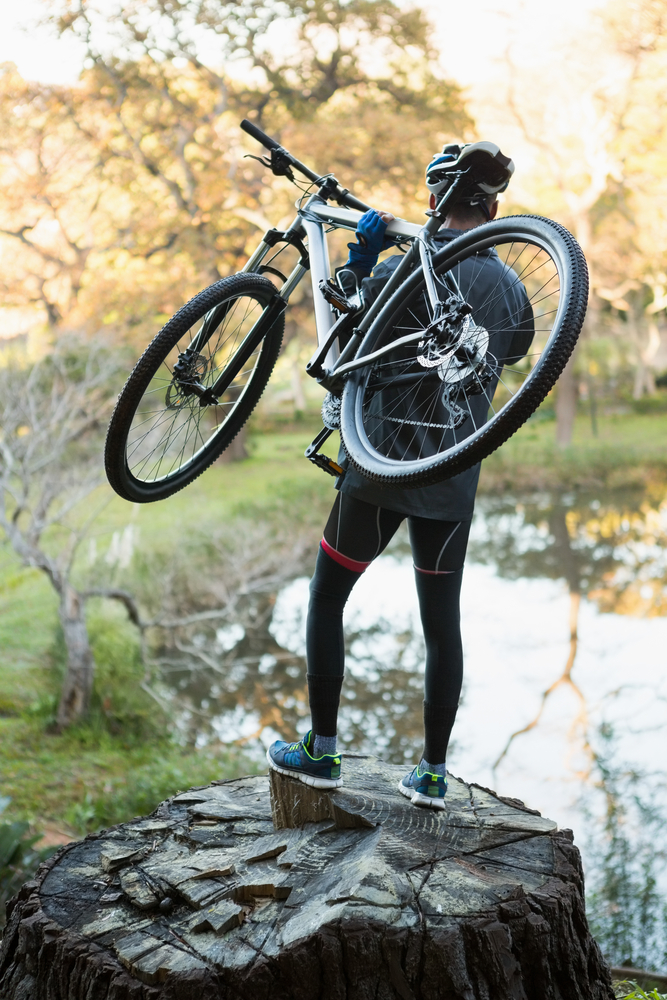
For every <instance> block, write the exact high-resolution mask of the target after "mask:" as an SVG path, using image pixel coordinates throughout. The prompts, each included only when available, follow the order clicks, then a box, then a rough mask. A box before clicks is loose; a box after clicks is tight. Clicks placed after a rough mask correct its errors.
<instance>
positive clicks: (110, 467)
mask: <svg viewBox="0 0 667 1000" xmlns="http://www.w3.org/2000/svg"><path fill="white" fill-rule="evenodd" d="M244 289H245V290H247V291H250V292H252V291H253V290H254V291H255V292H256V293H257V295H262V296H265V297H266V299H267V301H266V302H265V308H266V305H268V301H269V298H270V297H272V296H273V295H275V293H276V289H275V286H274V285H273V284H272V283H271V282H270V281H269V280H268V278H263V277H262V276H261V275H258V274H255V273H253V272H243V273H239V274H234V275H231V276H230V277H227V278H221V279H220V281H216V282H215V283H214V284H213V285H209V287H208V288H205V289H204V290H203V291H201V292H198V293H197V294H196V295H193V296H192V298H191V299H189V300H188V301H187V302H186V303H185V305H183V306H181V308H180V309H179V310H178V312H176V313H174V315H173V316H172V317H171V319H170V320H168V321H167V323H165V325H164V326H163V327H162V329H161V330H160V332H159V333H157V334H156V335H155V337H154V338H153V340H152V341H151V343H150V344H149V345H148V347H147V348H146V350H145V351H144V353H143V354H142V355H141V357H140V358H139V360H138V361H137V363H136V365H135V366H134V368H133V370H132V372H131V373H130V375H129V376H128V378H127V381H126V382H125V385H124V386H123V388H122V390H121V391H120V393H119V395H118V400H117V402H116V407H115V409H114V412H113V415H112V417H111V421H110V423H109V428H108V431H107V437H106V442H105V448H104V460H105V469H106V474H107V478H108V480H109V483H110V485H111V486H112V488H113V489H114V490H115V492H116V493H117V494H118V495H119V496H121V497H123V499H125V500H129V501H130V502H134V503H148V502H152V501H157V500H163V499H166V498H167V497H169V496H172V495H173V494H174V493H178V492H179V491H180V490H182V489H184V488H185V487H186V486H188V485H189V484H190V483H192V482H194V480H195V479H198V478H199V476H201V475H202V474H203V473H204V472H206V470H207V469H208V468H210V466H211V465H212V464H213V462H215V461H216V459H217V458H219V456H220V455H221V454H222V452H223V451H225V449H226V448H228V447H229V445H230V444H231V443H232V441H233V440H234V438H236V437H237V436H238V434H239V432H240V431H241V430H242V428H243V427H244V425H245V423H246V421H247V420H248V417H249V416H250V414H251V413H252V411H253V410H254V408H255V406H256V405H257V403H258V401H259V399H260V397H261V395H262V393H263V391H264V389H265V388H266V384H267V382H268V381H269V378H270V377H271V374H272V372H273V369H274V368H275V365H276V361H277V360H278V355H279V353H280V348H281V346H282V340H283V332H284V327H285V314H284V313H282V314H281V315H280V316H278V318H277V319H276V322H275V323H274V324H273V325H272V326H271V328H270V329H269V331H268V332H267V333H266V334H265V336H264V339H263V342H262V351H264V345H266V343H267V341H269V338H270V340H271V343H270V350H269V351H267V353H266V357H262V365H261V368H258V369H256V371H255V372H254V373H253V376H252V378H251V381H250V383H249V384H248V387H247V389H246V391H245V392H244V394H243V398H242V399H241V400H240V401H239V403H240V405H239V407H238V409H236V410H235V411H234V414H233V418H234V419H233V421H231V422H230V428H229V431H227V430H226V429H225V431H223V432H222V433H221V434H220V436H219V439H218V438H217V437H216V438H214V439H213V440H211V442H210V447H208V448H206V449H205V450H204V452H203V454H202V455H201V456H200V458H199V459H198V461H197V462H196V463H193V466H192V469H191V470H188V473H189V474H185V473H182V474H180V475H179V473H178V472H177V473H176V474H175V475H174V477H173V478H174V480H177V482H176V483H172V484H171V485H170V481H169V479H166V480H162V481H160V482H159V483H156V484H155V487H154V488H151V485H150V484H145V485H143V484H142V487H141V488H140V489H139V490H138V489H137V487H136V486H135V485H134V482H133V481H132V479H131V478H130V477H131V473H129V472H128V469H127V467H126V463H125V446H126V443H127V436H128V434H129V431H130V427H131V424H132V419H133V417H134V414H135V412H136V409H137V407H138V405H139V403H140V402H141V399H142V398H143V395H144V392H145V390H146V388H147V386H148V385H149V383H150V381H151V379H152V378H153V375H154V374H155V372H156V371H157V369H158V368H159V366H160V364H161V363H162V361H163V360H164V358H165V357H166V355H167V354H168V353H169V351H170V350H172V349H173V347H174V345H175V343H176V342H177V341H178V340H179V339H180V337H182V336H183V335H184V334H186V333H187V332H188V330H190V329H191V328H192V326H193V324H194V323H196V322H197V321H198V320H199V319H201V318H202V316H204V315H205V314H206V313H207V312H208V311H209V310H210V309H213V308H214V307H215V306H216V305H219V304H220V303H221V302H223V301H224V300H225V298H226V297H227V296H231V295H233V294H234V293H235V292H239V291H241V290H244ZM181 480H182V481H181ZM144 494H154V495H152V496H147V495H144Z"/></svg>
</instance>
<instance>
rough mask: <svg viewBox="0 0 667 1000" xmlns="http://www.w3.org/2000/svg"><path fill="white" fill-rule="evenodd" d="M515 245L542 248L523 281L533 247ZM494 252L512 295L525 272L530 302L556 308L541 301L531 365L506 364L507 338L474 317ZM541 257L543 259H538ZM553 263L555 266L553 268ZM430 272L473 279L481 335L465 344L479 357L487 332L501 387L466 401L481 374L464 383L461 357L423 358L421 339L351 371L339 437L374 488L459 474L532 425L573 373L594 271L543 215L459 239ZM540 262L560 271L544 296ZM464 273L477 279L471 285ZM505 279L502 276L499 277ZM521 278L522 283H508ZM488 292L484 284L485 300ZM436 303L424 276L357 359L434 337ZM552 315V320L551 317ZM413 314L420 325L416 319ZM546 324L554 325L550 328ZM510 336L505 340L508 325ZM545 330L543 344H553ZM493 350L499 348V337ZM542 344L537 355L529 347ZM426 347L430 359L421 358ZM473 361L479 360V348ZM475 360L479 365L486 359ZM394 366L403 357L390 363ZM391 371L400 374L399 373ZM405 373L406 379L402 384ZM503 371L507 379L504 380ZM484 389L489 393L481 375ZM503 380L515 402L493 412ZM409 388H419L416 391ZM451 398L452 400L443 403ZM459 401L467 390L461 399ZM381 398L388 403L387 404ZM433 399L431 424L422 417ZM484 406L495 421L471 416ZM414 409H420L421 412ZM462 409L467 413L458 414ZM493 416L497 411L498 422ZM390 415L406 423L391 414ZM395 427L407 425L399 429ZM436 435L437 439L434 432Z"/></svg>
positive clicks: (416, 278)
mask: <svg viewBox="0 0 667 1000" xmlns="http://www.w3.org/2000/svg"><path fill="white" fill-rule="evenodd" d="M499 247H502V248H503V253H504V252H505V249H504V248H508V249H507V252H506V255H505V259H503V253H500V252H499V251H498V248H499ZM514 247H517V248H518V247H524V248H525V247H529V248H531V252H533V251H534V257H533V258H532V260H529V265H530V267H532V268H533V269H532V270H528V269H527V267H526V265H525V263H524V265H523V270H522V271H519V272H518V273H517V271H516V270H515V265H516V262H517V259H518V258H517V254H518V257H520V256H521V254H523V253H524V249H521V250H520V252H519V251H517V252H515V251H514V250H513V249H512V248H514ZM494 250H495V251H496V253H497V254H498V257H499V258H500V263H501V264H502V266H503V269H504V270H503V275H504V277H503V279H502V280H503V283H504V284H503V287H505V286H507V287H508V288H509V289H510V290H511V289H512V288H513V289H514V292H513V293H512V294H519V292H518V287H519V284H521V286H522V287H524V283H523V281H522V274H524V273H525V274H527V277H526V282H527V283H528V286H529V288H528V290H526V289H525V288H524V290H526V295H527V297H528V299H529V301H531V300H532V299H534V300H535V302H536V303H538V304H539V303H540V302H541V301H542V300H541V299H540V298H539V296H540V295H541V294H542V292H544V298H545V299H546V300H547V301H546V304H545V305H544V306H541V305H540V309H541V312H540V314H539V319H540V320H542V319H543V318H544V317H547V318H546V319H544V323H545V326H542V325H541V324H538V323H535V331H536V332H535V335H534V338H533V341H532V342H531V353H530V355H526V358H528V360H527V361H526V358H524V359H523V361H521V360H520V361H516V360H513V361H512V367H507V366H505V365H504V362H502V361H500V360H499V359H498V358H494V357H493V355H492V353H491V344H492V338H493V337H494V336H496V338H497V336H499V334H498V333H497V331H494V330H493V329H492V328H489V329H485V328H484V326H483V324H482V323H477V321H476V319H475V317H476V316H477V317H479V316H480V315H481V316H482V317H483V316H484V312H483V306H482V305H481V304H480V302H476V301H473V300H474V298H475V295H474V290H475V282H476V281H479V278H478V277H475V278H470V275H471V274H472V275H475V274H477V275H479V274H481V268H482V264H481V262H482V259H483V258H488V259H492V258H493V253H492V251H494ZM527 259H528V258H527ZM536 261H537V262H538V263H535V262H536ZM549 261H550V262H551V265H548V262H549ZM433 265H434V271H435V273H436V275H437V276H438V280H439V281H440V283H441V285H443V287H444V285H445V284H446V283H447V282H449V283H450V284H451V279H452V277H456V278H457V281H459V282H462V284H461V287H462V288H463V287H465V280H467V281H468V283H469V288H468V291H469V296H468V297H469V298H470V300H471V303H472V306H473V309H472V314H471V320H472V321H473V322H472V323H471V324H470V327H469V329H470V330H473V331H474V334H473V333H471V334H469V336H470V337H473V336H474V337H475V338H476V339H475V340H469V343H468V346H469V347H470V345H472V348H471V350H472V349H475V350H476V349H477V347H478V345H480V344H482V343H483V342H484V335H486V336H487V339H486V344H487V346H486V347H485V348H484V351H486V352H487V353H486V354H485V361H486V362H487V363H488V369H489V370H492V376H493V377H492V378H491V380H490V381H489V383H488V385H489V386H490V385H491V384H493V391H492V392H491V394H490V396H489V398H488V400H487V396H488V392H487V389H486V388H485V387H484V386H481V388H480V386H476V385H473V384H472V383H471V382H468V388H469V390H470V391H469V393H468V394H466V391H465V379H466V378H467V379H470V378H472V375H471V372H473V371H474V366H471V365H470V364H469V367H468V369H467V372H468V374H467V375H465V377H463V376H456V375H455V374H454V375H452V374H451V372H450V368H451V367H452V366H453V364H454V362H453V361H452V359H451V358H450V359H449V360H448V361H445V360H443V359H444V358H445V354H446V352H445V351H444V350H443V349H442V348H441V349H440V351H441V353H440V354H439V355H438V354H437V353H436V360H435V361H434V362H433V363H431V361H430V360H429V359H428V358H427V357H426V356H425V354H424V351H425V348H424V346H423V345H424V343H425V341H424V340H422V341H420V345H419V346H413V345H412V344H411V345H410V347H409V348H408V347H400V348H399V347H397V348H396V349H395V351H393V352H392V353H390V354H386V355H384V357H382V358H380V359H379V360H377V361H375V362H373V363H372V364H369V365H368V366H366V367H364V368H359V369H356V370H355V371H353V372H351V373H350V374H349V375H348V378H347V382H346V385H345V389H344V392H343V398H342V407H341V439H342V443H343V448H344V450H345V452H346V454H347V457H348V460H349V465H350V466H351V467H352V468H353V469H356V470H357V471H358V472H360V473H362V475H364V476H365V477H367V478H368V479H370V480H372V481H374V482H378V483H386V484H394V485H400V486H402V487H421V486H428V485H430V484H432V483H435V482H440V481H442V480H444V479H449V478H451V477H452V476H455V475H458V474H459V473H461V472H464V471H465V470H466V469H469V468H470V467H471V466H473V465H475V464H477V463H478V462H479V461H481V460H482V459H483V458H486V457H487V456H488V455H490V454H491V452H493V451H495V450H496V448H498V447H500V445H501V444H503V443H504V442H505V441H506V440H507V439H508V438H509V437H511V435H512V434H514V433H515V432H516V431H517V430H518V429H519V428H520V427H521V426H522V424H524V423H525V421H526V420H527V419H528V417H530V416H531V414H532V413H534V412H535V410H536V409H537V407H538V406H539V405H540V403H541V402H542V401H543V400H544V398H545V397H546V395H547V394H548V392H549V391H550V390H551V388H552V387H553V385H554V384H555V382H556V380H557V378H558V376H559V375H560V374H561V372H562V371H563V369H564V368H565V365H566V364H567V361H568V359H569V357H570V355H571V354H572V351H573V350H574V347H575V344H576V342H577V338H578V336H579V333H580V330H581V327H582V324H583V321H584V317H585V313H586V305H587V299H588V271H587V267H586V261H585V258H584V255H583V253H582V251H581V249H580V247H579V245H578V244H577V242H576V241H575V240H574V238H573V237H572V235H571V234H570V233H569V232H568V231H567V230H566V229H565V228H564V227H562V226H560V225H558V224H557V223H555V222H552V221H551V220H549V219H544V218H542V217H540V216H509V217H507V218H504V219H499V220H497V221H494V222H490V223H487V224H485V225H482V226H479V227H477V228H475V229H472V230H469V231H467V232H465V233H463V234H462V235H461V236H458V237H456V238H455V239H453V240H452V241H451V242H450V243H449V244H448V245H447V246H445V247H444V248H443V249H442V250H440V251H438V253H437V254H436V255H435V256H434V258H433ZM533 265H534V266H533ZM483 266H487V265H483ZM543 266H546V267H547V269H548V266H550V267H551V272H552V275H551V277H549V278H548V280H546V281H545V282H544V283H543V285H542V288H540V287H539V282H540V281H542V279H543V278H544V273H543V274H542V275H541V276H538V278H537V279H535V277H534V275H535V274H537V272H539V271H540V269H541V268H542V267H543ZM476 269H477V270H476ZM466 273H467V274H468V276H469V277H468V278H467V279H465V280H464V278H465V274H466ZM498 273H499V274H500V271H499V272H498ZM487 274H488V272H487ZM512 275H513V276H514V277H511V276H512ZM462 276H463V277H462ZM514 279H517V281H515V280H514ZM554 279H555V281H556V283H555V284H554V283H553V282H554ZM499 281H500V278H499ZM536 281H537V284H536ZM550 282H551V283H552V284H551V285H550ZM508 283H509V284H508ZM534 284H535V285H536V287H537V288H538V291H537V293H536V294H535V295H533V293H532V292H531V291H530V289H531V288H532V286H533V285H534ZM556 284H557V287H556ZM498 287H499V285H498V284H497V285H496V286H495V292H496V302H497V301H499V293H498V292H497V289H498ZM545 289H546V291H544V290H545ZM480 294H481V293H480V291H479V286H478V291H477V298H479V297H480ZM552 300H557V302H556V305H555V306H554V307H553V308H552V309H548V308H547V307H548V306H549V305H550V304H551V302H552ZM427 303H428V300H427V296H426V287H425V279H424V274H423V272H422V270H421V268H419V270H417V271H415V272H414V273H413V274H412V275H410V277H409V278H407V279H406V281H405V282H404V283H403V284H402V285H401V286H400V288H398V289H397V290H396V292H395V293H394V295H393V296H392V297H391V299H390V300H389V302H387V304H386V305H385V307H384V308H383V310H382V311H381V313H380V315H379V316H378V317H377V319H376V320H375V321H374V323H373V324H372V325H371V327H370V329H369V330H368V332H367V334H366V336H365V337H364V339H363V341H362V343H361V345H360V347H359V350H358V352H357V355H356V358H357V359H358V358H362V357H364V356H365V355H369V354H372V353H373V352H374V351H376V350H378V349H380V348H382V347H385V346H387V345H388V344H390V343H391V342H392V341H394V340H397V339H398V338H399V337H401V336H402V335H403V334H404V332H405V331H406V330H408V331H410V332H413V331H417V332H418V331H419V330H420V329H422V330H423V332H424V336H425V337H426V335H427V327H426V325H425V318H426V319H428V309H429V305H428V304H427ZM492 308H494V304H493V303H492V302H491V301H489V303H487V305H486V310H487V314H488V315H490V314H491V313H492ZM420 309H421V310H422V312H421V313H420ZM551 314H553V318H550V317H551ZM408 316H409V317H411V318H410V319H409V320H408ZM418 319H419V322H417V320H418ZM431 319H433V316H431ZM462 322H463V321H462ZM410 323H412V326H410V325H409V324H410ZM405 324H408V325H405ZM420 324H421V326H420ZM549 324H550V326H549ZM547 326H549V328H548V331H547ZM538 331H539V335H538ZM504 332H507V328H505V329H504ZM515 332H516V331H515ZM545 332H546V333H547V336H546V337H544V334H545ZM415 335H416V334H415ZM542 341H544V345H543V347H541V349H540V351H539V352H538V351H537V347H538V346H539V345H540V344H541V343H542ZM495 342H496V343H497V342H498V341H497V339H496V341H495ZM533 345H534V346H535V351H533V350H532V347H533ZM450 346H451V345H450ZM420 351H421V352H422V354H421V355H420V356H419V357H420V358H421V360H419V357H418V354H419V352H420ZM410 352H411V353H410ZM538 353H539V356H537V355H538ZM408 355H410V356H409V357H408ZM468 356H471V353H470V350H469V352H468ZM517 356H518V355H517ZM438 357H439V358H440V361H439V362H438ZM477 357H481V353H480V354H478V355H477ZM510 357H511V355H510ZM394 358H395V360H392V359H394ZM418 361H419V364H417V362H418ZM524 362H525V363H524ZM436 364H439V368H438V369H437V372H438V378H439V379H440V385H439V386H437V385H436V384H435V382H436V379H435V377H434V376H435V373H434V366H435V365H436ZM522 364H523V365H524V368H525V369H526V371H525V372H524V371H523V370H521V369H520V367H518V366H521V365H522ZM392 365H393V369H392ZM424 365H431V367H430V369H429V368H424V367H420V366H424ZM456 365H457V366H459V367H458V370H459V371H466V369H464V368H463V367H462V365H463V363H462V362H461V361H460V360H457V361H456ZM448 366H449V367H448ZM392 370H393V371H394V372H395V374H393V375H392ZM378 372H379V373H380V374H378ZM510 373H511V374H510ZM399 375H400V379H402V381H399ZM503 375H505V376H506V378H505V379H503ZM496 376H497V378H496V381H495V383H493V378H495V377H496ZM456 377H458V378H459V382H458V383H457V384H456V385H455V386H454V389H451V390H450V388H449V386H450V384H453V383H452V379H455V378H456ZM485 377H486V376H485ZM392 379H393V382H392ZM428 380H430V382H428ZM477 381H478V382H480V385H481V380H480V379H479V378H478V379H477ZM443 382H444V383H445V387H444V388H443V385H442V383H443ZM501 382H502V384H503V386H504V388H503V393H505V390H506V389H507V392H508V393H509V398H508V399H507V400H506V401H505V402H503V403H502V405H500V408H499V409H498V410H497V411H496V408H495V407H494V405H493V403H494V399H493V393H495V391H496V387H497V386H498V385H499V384H500V383H501ZM507 382H510V383H514V384H517V385H518V386H519V388H518V389H517V390H516V392H514V393H512V390H511V385H510V386H509V387H508V386H507ZM427 383H428V384H427ZM378 386H380V389H378V388H377V387H378ZM392 386H393V395H392ZM410 386H414V388H412V389H411V388H410ZM409 392H411V393H412V398H413V402H411V401H410V400H408V398H407V397H408V393H409ZM440 392H442V396H441V398H440V400H439V401H438V400H437V399H436V395H435V394H436V393H440ZM450 392H451V393H452V395H446V393H450ZM455 393H458V396H456V395H455ZM462 393H463V395H464V396H465V400H464V404H463V405H459V402H460V400H461V394H462ZM420 394H421V395H420ZM474 395H476V396H478V397H479V399H480V403H479V404H473V403H472V402H471V399H472V397H473V396H474ZM445 396H446V398H445ZM378 397H380V402H379V403H378V402H377V399H378ZM427 399H428V400H429V402H428V407H429V409H428V414H429V416H428V418H426V417H425V416H424V413H425V412H426V411H425V407H426V405H427ZM452 400H454V407H452ZM486 402H488V406H487V414H486V416H485V417H482V418H481V419H477V420H476V419H475V417H474V413H473V409H474V406H477V409H478V412H479V408H480V407H483V406H484V405H486ZM410 406H412V407H413V410H412V411H411V410H410ZM373 407H374V408H375V412H373ZM455 410H458V411H460V412H459V413H457V414H455ZM491 410H493V413H492V414H491V415H489V414H490V411H491ZM411 412H414V413H415V414H416V417H417V419H414V420H410V419H409V416H410V414H411ZM441 412H444V413H445V414H446V415H445V417H441V418H440V419H441V420H442V421H443V422H442V423H440V422H438V417H439V414H440V413H441ZM392 413H394V414H398V416H391V414H392ZM406 413H407V416H406ZM461 414H463V417H461ZM456 419H459V420H460V419H463V423H462V424H460V425H459V427H458V433H457V427H456V426H454V424H455V420H456ZM383 421H384V422H385V426H383V423H382V422H383ZM420 421H421V424H420ZM394 424H396V425H401V424H402V425H403V426H402V427H401V426H398V427H397V428H394V427H393V425H394ZM410 425H414V427H415V428H419V427H420V426H421V428H422V430H421V431H419V430H417V429H415V430H413V429H412V428H411V427H410ZM438 428H440V429H439V430H438ZM466 428H467V430H466ZM434 429H435V430H436V431H437V433H433V431H434ZM420 433H421V435H422V438H423V441H424V442H425V441H426V439H427V437H428V435H429V433H430V434H431V440H430V443H429V444H428V446H426V444H424V443H422V444H420V445H419V448H418V447H417V445H418V444H419V434H420ZM401 434H403V443H402V444H400V446H399V445H396V444H395V442H396V441H398V440H399V435H401ZM409 434H412V438H411V439H410V446H409V447H408V446H407V443H406V442H407V440H408V437H409ZM438 436H439V444H437V443H436V445H434V444H433V439H434V438H435V437H438ZM421 449H423V452H424V453H423V454H422V453H421ZM401 450H402V451H403V454H401ZM429 452H430V453H429ZM416 453H417V454H416Z"/></svg>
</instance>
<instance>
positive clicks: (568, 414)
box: [556, 349, 579, 448]
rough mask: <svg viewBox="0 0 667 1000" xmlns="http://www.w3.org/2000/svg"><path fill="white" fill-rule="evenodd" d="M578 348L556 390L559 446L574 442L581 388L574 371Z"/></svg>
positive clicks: (566, 445)
mask: <svg viewBox="0 0 667 1000" xmlns="http://www.w3.org/2000/svg"><path fill="white" fill-rule="evenodd" d="M576 354H577V352H576V349H575V351H574V352H573V354H572V356H571V358H570V360H569V361H568V363H567V364H566V365H565V368H564V369H563V374H562V375H561V377H560V378H559V379H558V389H557V392H556V444H557V445H558V447H559V448H567V447H568V446H569V445H570V444H572V432H573V431H574V418H575V417H576V415H577V398H578V396H579V390H578V386H577V378H576V375H575V371H574V366H575V363H576V362H575V359H576Z"/></svg>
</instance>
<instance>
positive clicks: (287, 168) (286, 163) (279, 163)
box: [243, 146, 294, 181]
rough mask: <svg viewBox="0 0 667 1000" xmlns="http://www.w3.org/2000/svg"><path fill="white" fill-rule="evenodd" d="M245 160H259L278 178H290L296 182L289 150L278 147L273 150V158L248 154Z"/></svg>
mask: <svg viewBox="0 0 667 1000" xmlns="http://www.w3.org/2000/svg"><path fill="white" fill-rule="evenodd" d="M243 159H244V160H257V162H258V163H261V164H262V166H263V167H268V168H269V170H270V171H271V173H272V174H275V175H276V177H288V178H289V180H291V181H294V173H293V171H292V166H291V163H292V158H291V156H290V154H289V153H288V152H287V150H285V149H283V148H282V146H278V147H277V148H276V149H272V150H271V156H270V157H268V156H253V155H252V153H246V154H245V156H244V157H243Z"/></svg>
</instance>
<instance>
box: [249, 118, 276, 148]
mask: <svg viewBox="0 0 667 1000" xmlns="http://www.w3.org/2000/svg"><path fill="white" fill-rule="evenodd" d="M241 128H242V129H243V131H244V132H247V133H248V135H251V136H252V137H253V139H257V142H261V144H262V146H264V148H265V149H280V143H279V142H278V140H277V139H272V138H271V136H270V135H267V134H266V132H262V130H261V128H257V126H256V125H253V123H252V122H249V121H248V119H247V118H244V119H243V121H242V122H241Z"/></svg>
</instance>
